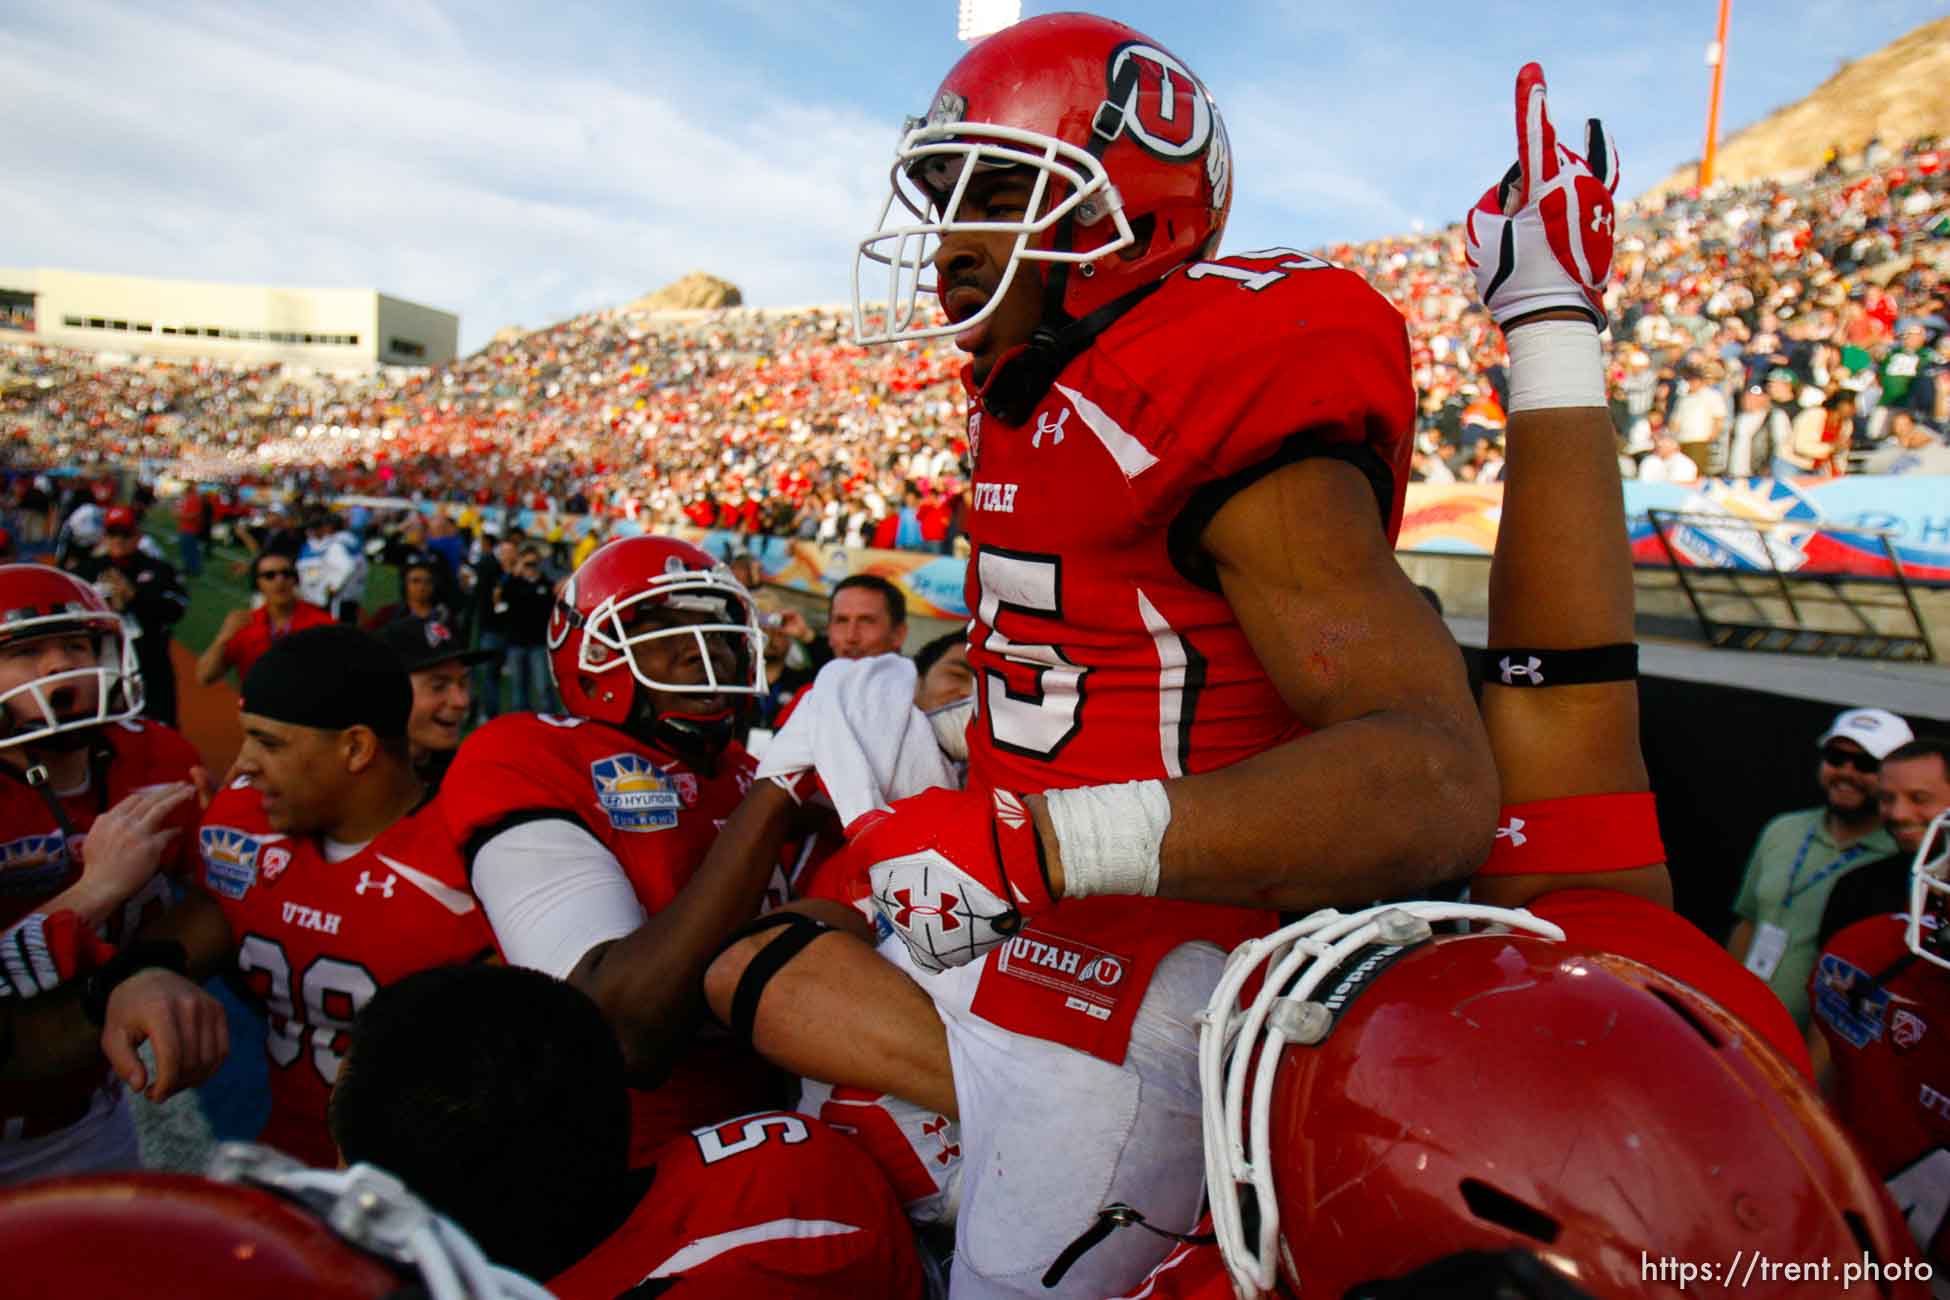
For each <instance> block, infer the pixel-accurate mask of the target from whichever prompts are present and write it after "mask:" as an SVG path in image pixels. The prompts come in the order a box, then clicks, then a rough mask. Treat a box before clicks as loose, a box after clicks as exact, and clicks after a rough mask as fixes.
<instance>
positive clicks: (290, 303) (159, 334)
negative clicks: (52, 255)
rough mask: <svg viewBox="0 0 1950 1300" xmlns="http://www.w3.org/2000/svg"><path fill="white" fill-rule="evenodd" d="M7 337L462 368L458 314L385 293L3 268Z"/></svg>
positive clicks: (114, 348) (160, 352)
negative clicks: (458, 357)
mask: <svg viewBox="0 0 1950 1300" xmlns="http://www.w3.org/2000/svg"><path fill="white" fill-rule="evenodd" d="M23 336H26V337H23ZM8 339H14V340H18V341H23V342H25V341H30V340H31V341H33V342H38V343H49V344H57V345H59V346H61V347H69V348H86V349H91V350H94V351H105V352H128V353H133V354H137V355H141V356H153V357H160V358H165V359H183V360H187V359H190V358H193V357H207V358H210V359H212V360H217V361H239V362H245V363H250V364H259V363H263V362H269V361H279V362H283V363H285V364H286V365H292V366H306V367H310V368H312V369H315V370H322V371H370V370H374V369H377V368H378V367H380V366H437V365H441V364H443V363H445V362H448V361H452V360H453V359H454V355H455V352H456V351H457V348H458V345H459V340H460V317H458V316H456V315H454V314H453V313H452V312H445V311H440V310H438V309H437V308H433V307H425V306H422V305H420V304H419V303H416V302H407V301H406V300H404V299H402V298H393V297H389V296H388V295H386V294H383V293H380V292H378V291H377V290H375V289H285V288H276V287H272V286H268V285H255V284H211V283H206V282H201V281H195V280H155V279H147V278H144V277H140V276H129V275H91V274H88V273H86V272H81V271H56V270H50V269H47V268H39V269H31V270H18V269H13V268H8V267H0V342H4V341H6V340H8Z"/></svg>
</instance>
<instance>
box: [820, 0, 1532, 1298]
mask: <svg viewBox="0 0 1950 1300" xmlns="http://www.w3.org/2000/svg"><path fill="white" fill-rule="evenodd" d="M1231 165H1232V160H1231V154H1230V149H1229V146H1228V144H1227V141H1226V137H1225V130H1224V126H1223V124H1222V122H1221V120H1220V118H1219V115H1218V112H1217V110H1216V108H1215V107H1214V105H1213V101H1212V99H1211V97H1210V95H1208V94H1207V92H1206V90H1205V87H1204V86H1203V85H1202V84H1201V83H1200V82H1199V80H1198V79H1197V78H1196V77H1195V76H1194V75H1193V74H1192V73H1191V71H1190V70H1189V69H1188V68H1187V67H1186V66H1185V64H1184V62H1183V61H1182V60H1180V59H1178V58H1177V57H1175V56H1174V55H1172V54H1171V53H1170V52H1169V51H1167V50H1165V49H1164V48H1163V47H1162V46H1160V45H1159V44H1157V43H1156V42H1155V41H1152V40H1150V39H1148V38H1147V37H1145V36H1144V35H1142V34H1140V33H1138V32H1135V31H1133V30H1131V29H1129V28H1127V27H1124V26H1123V25H1121V24H1118V23H1115V22H1110V21H1107V20H1104V19H1100V18H1094V17H1090V16H1087V15H1075V14H1059V15H1049V16H1045V17H1039V18H1034V19H1031V20H1029V21H1026V22H1023V23H1019V24H1017V25H1015V26H1013V27H1010V28H1008V29H1006V30H1005V31H1002V32H1000V33H997V34H996V35H994V36H991V37H989V38H987V39H986V40H984V41H982V42H981V43H979V44H977V45H976V46H974V47H973V48H972V49H971V50H969V51H968V53H966V54H965V55H964V56H963V57H962V59H961V60H960V61H959V62H958V63H957V64H956V65H955V66H954V68H953V69H951V70H950V71H949V73H948V75H947V77H946V79H945V80H944V81H943V82H942V83H941V85H940V87H939V89H938V90H937V91H935V92H934V94H933V98H932V101H931V107H930V109H929V111H928V115H927V117H926V119H925V120H924V121H919V122H917V123H915V124H914V125H913V127H912V129H911V130H909V131H908V133H907V134H906V136H905V137H904V139H903V141H902V143H901V146H900V152H899V155H898V156H897V158H896V160H895V166H894V179H895V185H896V191H895V193H894V194H892V195H890V197H889V200H888V205H887V207H886V208H885V209H884V210H883V221H882V224H881V228H880V229H879V230H877V231H876V232H875V234H873V235H872V236H870V237H869V238H868V239H867V240H866V241H865V242H864V243H863V245H862V249H861V261H860V262H859V263H858V264H857V266H856V299H864V298H868V297H875V298H877V297H883V296H884V297H887V298H889V299H891V301H890V302H889V303H888V306H887V308H886V316H885V318H884V320H879V321H874V322H869V320H868V319H867V316H866V312H865V310H864V309H863V308H862V309H860V310H859V311H858V312H857V319H856V326H857V332H858V333H859V334H860V335H861V337H862V341H863V342H865V341H875V340H881V341H885V340H893V339H913V338H924V337H929V336H934V337H946V336H953V338H954V340H955V343H956V346H958V347H960V348H961V349H962V350H963V351H964V352H966V353H967V354H968V357H969V364H968V366H967V367H966V368H965V370H964V385H965V387H966V388H967V390H968V395H969V417H968V419H969V443H970V448H971V452H972V457H973V462H974V471H973V502H974V510H973V512H972V518H971V520H970V524H969V534H970V537H971V540H972V541H973V543H974V550H973V552H972V554H971V555H970V557H969V561H968V578H967V590H966V599H967V605H968V608H969V609H970V610H971V611H973V612H974V615H975V617H974V622H973V624H972V626H971V629H970V636H969V647H970V648H969V663H970V666H971V668H972V669H973V671H974V674H975V678H976V683H977V687H976V689H977V694H978V707H977V710H976V717H975V720H974V721H973V722H972V723H971V724H970V727H969V735H968V751H969V769H970V770H969V790H968V791H967V792H965V793H963V792H952V791H931V792H929V793H926V794H923V795H920V796H918V797H916V798H913V799H909V800H903V801H897V802H896V803H895V804H894V805H893V807H892V809H891V811H889V812H887V813H883V814H880V815H877V816H874V815H870V821H871V824H870V825H869V826H867V827H865V828H862V832H863V833H861V834H859V835H858V836H856V847H857V849H858V851H859V853H860V854H861V855H862V857H863V859H864V860H867V861H871V862H872V863H874V866H873V868H872V886H873V892H874V893H875V895H876V896H877V897H878V898H879V899H880V900H881V908H882V911H883V914H884V915H885V916H886V918H887V921H888V923H889V924H890V925H891V926H892V927H893V929H894V931H895V932H896V933H898V934H900V935H901V937H902V938H903V940H904V941H905V942H906V943H907V944H908V946H909V948H910V949H911V950H912V952H913V954H914V959H915V961H916V963H917V964H918V965H920V966H922V967H923V968H927V969H932V970H940V969H942V968H944V967H946V966H950V965H960V964H968V963H973V962H975V961H976V960H977V959H983V964H982V965H981V968H980V979H979V981H978V983H977V986H976V987H974V988H973V989H972V990H971V997H970V999H966V1000H964V1001H963V1003H962V1004H961V1005H960V1006H959V1007H957V1008H955V1009H954V1010H953V1011H951V1012H950V1013H949V1037H950V1043H951V1047H953V1049H954V1050H955V1053H956V1066H957V1069H956V1088H957V1090H958V1091H959V1092H960V1093H961V1094H962V1095H961V1099H960V1105H961V1112H962V1122H963V1134H962V1136H963V1158H964V1162H965V1169H966V1170H967V1171H968V1173H969V1174H970V1175H974V1174H975V1173H976V1171H978V1170H979V1171H980V1174H979V1176H975V1177H969V1178H966V1179H965V1182H964V1188H963V1206H962V1213H961V1218H960V1224H959V1234H960V1235H959V1239H958V1253H957V1260H956V1280H955V1287H956V1290H957V1293H958V1294H962V1293H966V1294H971V1295H972V1294H978V1293H979V1292H978V1290H977V1288H978V1287H981V1286H987V1287H989V1288H991V1289H992V1293H1007V1292H1011V1291H1017V1290H1022V1291H1031V1292H1036V1293H1040V1277H1041V1274H1042V1271H1043V1269H1044V1268H1045V1267H1046V1266H1047V1264H1048V1261H1049V1259H1050V1258H1051V1257H1052V1256H1053V1255H1054V1254H1055V1253H1056V1252H1058V1251H1060V1250H1061V1249H1062V1247H1063V1246H1064V1245H1066V1244H1067V1243H1068V1242H1069V1241H1070V1240H1071V1239H1072V1238H1074V1237H1075V1236H1076V1235H1077V1233H1078V1232H1079V1231H1080V1230H1081V1229H1082V1228H1083V1227H1084V1226H1086V1225H1087V1224H1088V1222H1089V1221H1090V1220H1091V1218H1092V1217H1093V1216H1094V1212H1095V1208H1096V1205H1097V1204H1099V1203H1100V1201H1099V1200H1098V1198H1099V1197H1100V1196H1101V1195H1102V1194H1104V1192H1105V1189H1107V1188H1113V1187H1117V1186H1122V1187H1124V1189H1125V1192H1126V1193H1128V1195H1129V1196H1131V1197H1137V1198H1142V1199H1146V1200H1147V1201H1148V1203H1150V1204H1153V1205H1156V1206H1158V1207H1159V1209H1158V1211H1157V1213H1158V1215H1159V1217H1160V1218H1161V1219H1165V1220H1175V1221H1176V1224H1177V1226H1179V1227H1181V1228H1183V1227H1188V1226H1190V1223H1191V1221H1192V1219H1193V1218H1194V1217H1195V1216H1196V1213H1197V1204H1198V1199H1199V1144H1198V1134H1197V1125H1196V1122H1195V1118H1194V1116H1195V1113H1196V1085H1195V1082H1194V1068H1193V1064H1192V1057H1193V1053H1192V1027H1191V1017H1192V1015H1193V1014H1194V1013H1195V1012H1196V1010H1197V1008H1198V1007H1199V1006H1200V1005H1202V1002H1203V997H1204V994H1205V992H1207V991H1209V989H1210V988H1211V986H1212V984H1213V983H1214V982H1215V981H1216V979H1217V977H1218V972H1219V967H1220V964H1221V960H1222V953H1223V951H1224V950H1225V949H1227V948H1230V947H1231V946H1232V945H1233V944H1235V943H1237V942H1238V941H1239V940H1241V939H1243V938H1245V937H1247V936H1249V935H1252V934H1255V933H1261V932H1263V931H1265V930H1266V929H1268V928H1270V927H1271V925H1272V924H1273V920H1274V917H1273V912H1272V910H1271V909H1273V908H1280V907H1287V908H1303V909H1304V908H1311V907H1316V906H1319V905H1322V904H1325V903H1330V902H1347V901H1352V900H1370V899H1374V898H1377V897H1390V896H1395V895H1399V894H1402V893H1407V892H1417V891H1421V890H1424V889H1427V888H1429V887H1431V886H1434V885H1437V884H1440V883H1443V882H1446V881H1453V880H1457V879H1460V878H1461V877H1463V876H1465V875H1467V874H1468V872H1469V871H1470V870H1471V869H1472V868H1473V867H1474V866H1475V865H1476V863H1477V862H1479V861H1480V860H1481V859H1482V857H1483V855H1484V854H1485V853H1486V852H1487V850H1488V847H1489V842H1490V836H1491V834H1492V832H1493V830H1494V813H1495V808H1496V777H1495V772H1494V769H1493V767H1492V764H1491V760H1490V754H1489V748H1488V744H1487V741H1486V738H1485V736H1484V734H1483V730H1482V724H1481V722H1480V720H1479V719H1478V717H1477V715H1476V710H1475V707H1474V704H1473V702H1472V700H1471V698H1470V694H1469V688H1468V682H1467V678H1466V674H1465V673H1464V671H1463V664H1462V659H1461V656H1460V655H1459V654H1458V653H1457V650H1456V647H1455V643H1454V641H1453V640H1452V639H1451V638H1450V637H1449V635H1448V632H1447V630H1446V629H1445V628H1444V627H1443V625H1442V623H1441V620H1440V619H1439V618H1438V617H1437V616H1436V614H1435V613H1434V611H1433V610H1431V609H1430V608H1429V606H1428V605H1427V604H1426V602H1424V601H1423V600H1422V598H1421V596H1420V595H1419V594H1418V593H1417V592H1416V590H1415V588H1414V586H1413V584H1411V583H1410V582H1409V581H1408V580H1407V578H1406V577H1405V576H1404V575H1403V573H1402V572H1401V569H1400V567H1399V566H1398V565H1397V564H1396V563H1395V561H1394V557H1393V555H1392V553H1391V540H1392V538H1393V536H1394V533H1395V530H1396V528H1397V526H1398V524H1399V520H1400V515H1401V504H1402V494H1403V491H1404V489H1405V487H1406V482H1407V477H1408V475H1407V462H1408V453H1409V443H1410V437H1411V434H1412V430H1413V423H1414V406H1415V402H1414V394H1413V391H1412V388H1411V385H1410V381H1409V360H1408V342H1407V330H1406V327H1405V325H1404V322H1403V321H1402V318H1401V316H1400V315H1399V313H1397V312H1396V311H1395V310H1394V309H1393V308H1392V307H1391V306H1389V304H1388V303H1387V301H1386V300H1385V299H1383V298H1382V297H1381V296H1380V295H1379V294H1377V293H1375V292H1374V291H1373V290H1372V289H1370V288H1369V287H1368V286H1367V285H1366V284H1364V283H1363V282H1362V281H1361V279H1360V278H1359V277H1358V276H1356V275H1354V274H1352V273H1350V272H1347V271H1344V270H1341V269H1339V268H1337V267H1333V266H1331V265H1328V264H1326V263H1323V262H1321V261H1319V260H1318V259H1315V258H1311V257H1308V256H1305V255H1303V254H1300V253H1296V252H1294V251H1292V250H1288V249H1267V250H1262V251H1259V252H1255V253H1249V254H1244V255H1240V256H1235V257H1228V258H1219V257H1218V256H1217V245H1218V242H1219V238H1220V235H1221V233H1222V231H1223V228H1224V224H1225V217H1226V213H1227V211H1228V209H1229V206H1230V203H1231V194H1232V175H1231ZM897 205H904V206H905V208H906V209H907V210H908V211H909V212H911V213H912V217H911V219H909V218H908V216H907V214H906V213H901V214H900V219H899V220H895V221H889V220H887V219H886V218H887V216H888V215H890V214H894V213H896V212H899V208H898V207H897ZM876 266H884V267H885V268H886V271H887V274H886V276H885V277H884V278H882V277H880V276H878V274H877V273H875V267H876ZM863 272H864V274H863ZM923 292H928V293H931V294H932V295H933V296H934V297H935V298H936V299H937V300H938V301H939V303H940V305H941V306H942V308H943V309H945V311H946V313H947V315H948V317H949V323H948V324H947V325H944V326H933V325H931V324H928V323H926V322H924V321H923V320H922V308H921V306H920V300H921V294H922V293H923ZM1377 806H1379V807H1386V808H1388V809H1389V810H1390V812H1389V815H1388V816H1386V817H1377V816H1374V815H1373V811H1372V810H1373V809H1374V808H1375V807H1377ZM1147 896H1155V897H1147ZM1016 941H1020V942H1019V943H1018V942H1016ZM1005 943H1007V944H1009V947H1008V949H1007V950H1006V951H1004V952H1001V953H995V950H996V949H997V948H998V947H1000V946H1001V945H1003V944H1005ZM992 953H994V954H995V955H993V956H991V954H992ZM977 1059H979V1061H980V1062H981V1065H980V1067H979V1068H966V1067H965V1062H967V1061H975V1060H977ZM1079 1096H1089V1097H1091V1098H1092V1099H1093V1100H1094V1101H1095V1102H1096V1103H1097V1104H1093V1105H1091V1106H1090V1107H1087V1108H1082V1107H1079V1106H1078V1105H1076V1104H1075V1102H1074V1101H1073V1100H1071V1101H1069V1104H1065V1101H1066V1099H1073V1098H1075V1097H1079ZM1140 1096H1142V1099H1143V1104H1142V1105H1140ZM971 1098H975V1099H977V1104H975V1105H971V1104H970V1103H971ZM1136 1152H1142V1153H1143V1159H1141V1160H1140V1159H1136V1158H1135V1157H1134V1156H1133V1153H1136ZM1120 1156H1133V1158H1130V1159H1120ZM1140 1166H1141V1168H1140ZM1120 1180H1134V1181H1124V1182H1120ZM1085 1186H1088V1187H1090V1188H1091V1189H1092V1190H1090V1191H1089V1192H1087V1193H1086V1192H1083V1191H1081V1190H1079V1189H1081V1188H1083V1187H1085ZM1110 1194H1111V1195H1119V1194H1120V1193H1119V1192H1117V1191H1112V1192H1111V1193H1110ZM1138 1235H1140V1234H1125V1236H1126V1237H1131V1238H1134V1237H1136V1236H1138ZM1156 1255H1157V1252H1155V1251H1150V1252H1147V1251H1146V1250H1145V1248H1144V1247H1142V1246H1140V1245H1139V1244H1138V1243H1137V1242H1135V1241H1120V1242H1119V1243H1117V1244H1116V1245H1113V1246H1107V1247H1106V1249H1105V1250H1103V1251H1102V1252H1100V1253H1097V1254H1094V1255H1093V1256H1092V1257H1091V1258H1090V1259H1089V1260H1087V1261H1086V1262H1085V1264H1084V1265H1082V1266H1080V1268H1079V1269H1078V1270H1077V1271H1075V1272H1074V1273H1073V1274H1072V1279H1071V1280H1069V1281H1066V1284H1065V1285H1066V1291H1065V1293H1066V1294H1091V1293H1093V1292H1094V1294H1096V1295H1100V1296H1101V1295H1103V1294H1106V1293H1108V1292H1109V1291H1112V1290H1115V1289H1118V1288H1121V1287H1122V1286H1125V1285H1128V1284H1129V1283H1130V1282H1131V1281H1133V1280H1135V1279H1136V1278H1137V1277H1138V1276H1141V1275H1142V1273H1143V1272H1144V1270H1145V1269H1146V1268H1147V1267H1149V1264H1150V1263H1151V1262H1154V1261H1155V1258H1156Z"/></svg>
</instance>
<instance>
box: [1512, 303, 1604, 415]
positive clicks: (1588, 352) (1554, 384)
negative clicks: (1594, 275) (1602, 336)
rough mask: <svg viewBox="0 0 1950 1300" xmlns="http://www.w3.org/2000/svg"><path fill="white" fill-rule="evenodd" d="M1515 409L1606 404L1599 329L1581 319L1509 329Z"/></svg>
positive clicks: (1541, 321)
mask: <svg viewBox="0 0 1950 1300" xmlns="http://www.w3.org/2000/svg"><path fill="white" fill-rule="evenodd" d="M1503 341H1504V343H1505V345H1506V346H1508V347H1509V349H1510V413H1511V414H1512V415H1514V414H1516V413H1517V412H1518V411H1541V410H1546V409H1549V408H1551V407H1563V406H1603V405H1604V404H1605V356H1604V353H1603V352H1602V351H1601V350H1600V349H1599V347H1598V331H1597V330H1596V329H1594V328H1592V326H1591V325H1590V324H1588V323H1587V322H1585V321H1580V320H1540V321H1533V322H1531V323H1530V324H1528V325H1519V326H1517V327H1516V328H1515V329H1512V330H1506V331H1505V332H1504V335H1503Z"/></svg>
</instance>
